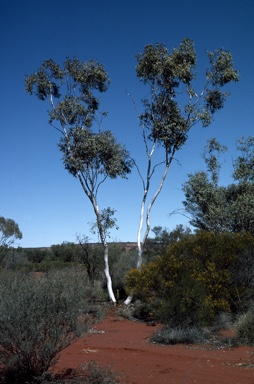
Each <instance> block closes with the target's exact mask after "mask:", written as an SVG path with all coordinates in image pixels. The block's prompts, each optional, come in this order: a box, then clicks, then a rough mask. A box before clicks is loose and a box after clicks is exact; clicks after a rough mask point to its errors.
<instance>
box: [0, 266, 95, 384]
mask: <svg viewBox="0 0 254 384" xmlns="http://www.w3.org/2000/svg"><path fill="white" fill-rule="evenodd" d="M86 290H87V281H86V279H85V276H84V274H83V273H81V272H79V271H74V270H70V269H68V270H63V271H58V272H57V271H55V272H50V273H43V274H41V275H39V276H35V275H34V274H24V273H18V272H15V273H14V272H1V276H0V291H1V296H0V365H1V366H2V367H3V368H4V372H3V375H2V376H4V377H5V380H6V381H5V382H6V383H12V384H15V383H17V384H21V383H29V382H33V381H35V379H36V378H37V377H41V375H42V374H43V373H44V372H46V371H47V370H48V368H49V366H50V365H51V364H52V363H54V361H55V360H56V356H57V354H58V353H59V352H60V351H61V350H62V349H64V348H65V347H66V346H67V345H69V344H71V343H72V342H73V341H74V340H75V339H76V338H77V337H79V336H81V335H83V334H84V333H85V332H86V331H87V330H88V328H89V326H90V322H91V317H90V316H89V315H85V314H86V313H89V305H88V303H87V301H86V299H88V297H87V295H86Z"/></svg>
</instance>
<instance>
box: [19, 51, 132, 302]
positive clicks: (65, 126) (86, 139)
mask: <svg viewBox="0 0 254 384" xmlns="http://www.w3.org/2000/svg"><path fill="white" fill-rule="evenodd" d="M108 86H109V78H108V75H107V73H106V71H105V70H104V68H103V66H102V65H101V64H100V63H96V62H95V61H93V60H91V61H89V62H83V61H80V60H79V59H77V58H76V57H74V58H72V59H70V58H67V59H66V61H65V62H64V64H63V66H62V67H60V66H59V65H58V64H57V63H55V62H54V61H53V60H51V59H50V60H45V61H44V62H43V63H42V64H41V66H40V67H39V69H38V70H37V71H36V72H34V73H33V74H31V75H29V76H27V77H26V91H27V92H28V93H29V94H30V95H35V96H37V97H38V99H39V100H43V101H44V100H48V101H49V103H50V107H51V109H50V111H49V123H50V124H51V125H52V126H53V127H54V128H56V129H57V130H58V131H60V132H61V137H60V141H59V148H60V150H61V152H62V153H63V163H64V166H65V168H66V169H67V171H68V172H69V173H70V174H71V175H73V176H74V177H75V178H77V180H78V181H79V182H80V184H81V186H82V188H83V191H84V193H85V194H86V196H87V197H88V199H89V201H90V202H91V204H92V207H93V210H94V214H95V218H96V221H95V222H96V226H97V228H98V233H99V237H100V241H101V243H102V245H103V248H104V264H105V269H104V272H105V276H106V280H107V288H108V293H109V297H110V299H111V300H112V301H113V302H115V301H116V299H115V296H114V292H113V289H112V281H111V276H110V273H109V265H108V244H107V236H108V231H109V230H110V228H112V227H113V226H114V225H115V218H114V217H113V216H114V212H115V211H114V210H113V209H111V208H105V209H103V210H100V209H99V205H98V191H99V188H100V186H101V185H102V184H103V183H104V182H105V180H106V179H108V178H110V179H116V178H117V177H119V176H120V177H123V178H125V177H126V175H127V174H128V173H130V171H131V166H132V161H131V160H130V157H129V153H128V151H127V150H126V149H125V147H124V146H123V145H121V144H120V143H119V142H118V141H117V140H116V138H115V137H114V135H113V133H112V132H111V131H102V130H101V129H100V123H101V119H102V117H103V116H105V115H106V113H105V112H103V113H99V105H100V102H99V97H98V95H99V93H102V92H105V91H106V90H107V89H108ZM95 126H97V130H95Z"/></svg>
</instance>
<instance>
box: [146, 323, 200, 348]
mask: <svg viewBox="0 0 254 384" xmlns="http://www.w3.org/2000/svg"><path fill="white" fill-rule="evenodd" d="M205 339H206V333H205V332H204V331H203V330H201V329H200V328H198V327H188V328H179V327H176V328H169V327H164V328H162V329H161V330H159V331H156V332H155V333H154V334H153V335H152V337H151V341H152V342H154V343H160V344H167V345H173V344H196V343H202V342H204V341H205Z"/></svg>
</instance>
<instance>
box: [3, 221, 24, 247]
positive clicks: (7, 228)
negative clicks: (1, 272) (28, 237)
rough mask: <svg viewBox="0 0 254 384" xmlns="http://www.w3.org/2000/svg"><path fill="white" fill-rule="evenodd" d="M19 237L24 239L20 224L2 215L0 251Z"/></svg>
mask: <svg viewBox="0 0 254 384" xmlns="http://www.w3.org/2000/svg"><path fill="white" fill-rule="evenodd" d="M17 239H19V240H20V239H22V233H21V231H20V229H19V226H18V224H17V223H16V222H15V221H14V220H12V219H6V218H4V217H3V216H0V252H1V251H2V250H3V249H5V248H7V247H9V246H11V245H12V244H13V243H14V241H15V240H17Z"/></svg>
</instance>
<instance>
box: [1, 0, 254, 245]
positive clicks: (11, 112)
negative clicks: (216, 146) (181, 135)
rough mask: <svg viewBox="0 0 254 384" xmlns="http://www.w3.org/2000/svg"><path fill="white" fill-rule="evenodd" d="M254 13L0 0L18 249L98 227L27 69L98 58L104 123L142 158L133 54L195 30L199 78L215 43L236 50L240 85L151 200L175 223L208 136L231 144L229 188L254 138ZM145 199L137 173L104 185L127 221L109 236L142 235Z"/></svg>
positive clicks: (7, 210)
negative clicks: (103, 77)
mask: <svg viewBox="0 0 254 384" xmlns="http://www.w3.org/2000/svg"><path fill="white" fill-rule="evenodd" d="M253 18H254V2H253V0H242V1H240V0H214V1H206V0H193V1H189V0H178V1H171V0H156V1H154V0H125V1H124V0H40V1H39V0H0V43H1V60H0V75H1V83H0V84H1V104H0V111H1V115H0V116H1V120H0V124H1V127H0V179H1V187H0V215H2V216H4V217H6V218H12V219H14V220H15V221H16V222H17V223H18V224H19V227H20V229H21V231H22V233H23V239H22V240H21V241H19V242H18V243H17V245H19V246H22V247H36V246H50V245H52V244H58V243H62V242H63V241H75V238H76V234H85V235H87V236H89V237H90V238H91V239H92V240H93V241H96V240H97V239H96V238H95V236H94V235H91V234H90V232H89V225H88V222H91V221H93V219H94V217H93V212H92V208H91V206H90V204H89V201H88V200H87V199H86V196H85V195H84V194H83V191H82V189H81V187H80V185H79V183H78V181H77V180H76V179H74V178H73V177H72V176H71V175H69V174H68V173H67V172H66V171H65V169H64V167H63V165H62V162H61V154H60V152H59V150H58V148H57V142H58V139H59V136H58V133H57V131H54V130H53V129H52V127H50V126H49V125H48V123H47V121H48V115H47V109H48V105H47V104H46V103H42V102H40V101H38V100H37V99H36V98H35V97H31V96H29V95H27V94H26V93H25V75H28V74H31V73H32V72H33V71H35V70H36V69H37V68H38V66H39V65H40V64H41V62H42V61H43V60H45V59H48V58H51V59H53V60H55V61H56V62H58V63H59V64H61V63H62V62H63V61H64V59H65V58H66V57H67V56H68V57H72V56H73V55H75V54H76V55H77V56H78V58H80V59H81V60H89V59H91V58H93V59H95V60H97V61H99V62H101V63H102V64H103V65H104V66H105V69H106V70H107V72H108V74H109V76H110V79H111V86H110V89H109V91H108V92H106V93H105V94H104V95H103V96H102V106H103V108H105V109H106V110H107V111H108V112H109V115H108V118H107V119H106V120H105V121H104V123H103V128H104V129H112V131H113V132H114V133H115V135H116V136H117V138H118V140H119V141H121V142H122V143H125V145H126V147H127V148H128V149H129V150H130V152H131V154H132V156H133V157H134V158H135V159H136V160H137V161H138V162H139V164H140V165H141V166H142V163H143V161H144V148H143V146H142V138H141V132H140V128H139V123H138V119H137V116H136V112H135V110H134V108H133V104H132V102H131V100H130V98H129V97H128V95H127V92H130V93H131V94H132V96H133V98H134V99H135V101H136V102H137V105H139V101H140V99H141V98H142V97H144V96H145V89H144V88H143V87H142V86H141V84H140V83H139V82H138V80H137V78H136V74H135V64H136V60H135V55H136V54H137V53H140V52H142V51H143V48H144V46H145V45H146V44H154V43H156V42H160V43H163V44H165V45H166V46H167V47H168V48H169V49H170V50H171V49H172V48H173V47H176V46H178V45H179V43H180V41H181V40H182V39H183V38H184V37H189V38H191V39H193V41H194V43H195V47H196V50H197V55H198V71H199V73H200V76H201V73H204V70H205V68H206V65H207V61H206V50H215V49H216V48H219V47H223V48H224V49H226V50H229V51H231V53H232V54H233V57H234V62H235V67H236V68H237V69H239V70H240V82H238V83H237V84H233V85H232V86H230V88H229V89H228V90H229V91H230V92H231V93H232V95H231V97H230V98H229V99H228V100H227V102H226V104H225V107H224V109H223V110H222V111H220V112H219V113H218V114H217V115H216V116H215V121H214V122H213V124H212V125H211V126H210V127H208V128H206V129H203V128H202V127H201V126H199V125H197V126H196V127H195V128H194V129H193V131H192V132H191V133H190V135H189V140H188V142H187V144H186V145H185V147H184V148H183V149H182V150H181V151H180V152H179V153H178V155H177V159H178V161H179V164H178V163H177V162H174V164H173V166H172V168H171V169H170V172H169V175H168V179H167V181H166V183H165V186H164V189H163V192H162V193H161V195H160V197H159V199H158V201H157V202H156V204H155V206H154V210H153V213H152V217H151V224H152V227H153V226H155V225H161V226H165V227H167V228H169V229H173V228H174V227H175V225H176V224H180V223H183V224H184V225H186V224H188V221H187V219H186V218H184V217H183V216H181V215H173V216H169V213H170V212H172V211H174V210H176V209H181V208H182V201H183V198H184V196H183V194H182V192H181V187H182V184H183V182H185V181H186V180H187V175H188V174H189V173H190V172H196V171H198V170H201V169H203V168H204V165H203V162H202V159H201V153H202V149H203V147H204V145H205V143H206V140H207V139H208V138H211V137H216V138H217V139H218V140H219V141H220V142H221V143H222V144H224V145H227V146H228V148H229V153H228V156H227V158H226V163H225V164H224V170H223V173H222V179H221V182H222V183H224V184H227V183H229V182H230V181H231V179H230V174H231V172H232V167H231V165H232V158H233V156H234V149H235V142H236V140H237V139H238V138H239V137H240V136H249V135H253V129H254V124H253V107H254V76H253V68H254V46H253V40H254V23H253ZM152 188H153V187H152ZM152 191H153V189H152ZM141 197H142V186H141V183H140V180H139V178H138V175H137V172H135V171H133V173H132V174H131V175H130V176H129V179H128V180H116V181H114V180H113V181H108V182H107V183H106V184H105V185H104V186H103V187H102V189H101V193H100V196H99V203H100V205H101V207H107V206H111V207H114V208H115V209H116V210H117V219H118V225H119V227H120V228H119V230H118V231H116V230H115V231H112V234H111V235H112V237H111V239H112V240H114V241H135V240H136V237H137V229H138V221H139V208H140V203H141Z"/></svg>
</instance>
